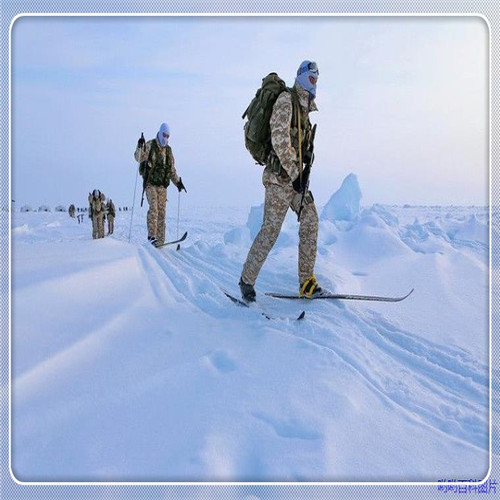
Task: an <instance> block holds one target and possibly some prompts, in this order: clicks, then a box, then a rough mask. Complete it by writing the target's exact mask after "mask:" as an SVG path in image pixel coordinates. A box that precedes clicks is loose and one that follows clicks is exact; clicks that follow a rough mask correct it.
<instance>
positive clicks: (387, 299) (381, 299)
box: [266, 288, 414, 302]
mask: <svg viewBox="0 0 500 500" xmlns="http://www.w3.org/2000/svg"><path fill="white" fill-rule="evenodd" d="M413 290H414V288H412V289H411V290H410V291H409V292H408V293H407V294H406V295H403V296H402V297H383V296H380V295H354V294H350V293H330V292H322V293H320V294H318V295H316V296H314V297H301V296H300V295H297V294H293V293H274V292H268V293H266V295H267V296H269V297H274V298H276V299H304V300H317V299H332V300H371V301H373V302H401V301H402V300H405V299H406V298H407V297H409V296H410V295H411V294H412V293H413Z"/></svg>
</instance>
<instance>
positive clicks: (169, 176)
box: [134, 137, 179, 187]
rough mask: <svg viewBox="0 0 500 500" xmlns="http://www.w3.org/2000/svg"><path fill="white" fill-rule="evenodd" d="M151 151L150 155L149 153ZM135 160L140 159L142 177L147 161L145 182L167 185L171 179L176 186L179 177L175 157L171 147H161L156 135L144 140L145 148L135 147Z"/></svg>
mask: <svg viewBox="0 0 500 500" xmlns="http://www.w3.org/2000/svg"><path fill="white" fill-rule="evenodd" d="M150 152H151V155H150ZM134 158H135V160H136V161H140V167H139V173H140V174H141V175H142V176H143V177H144V175H145V173H146V168H145V166H146V161H148V173H147V175H148V177H147V184H151V185H153V186H163V187H167V186H168V185H169V184H170V181H172V182H173V183H174V184H175V185H176V186H177V185H178V183H179V177H178V176H177V171H176V170H175V159H174V155H173V153H172V148H171V147H170V146H168V145H167V146H166V147H164V148H162V147H161V146H160V143H159V142H158V139H156V137H155V138H154V139H151V140H150V141H147V142H146V149H145V150H144V149H141V148H139V147H137V148H136V150H135V153H134Z"/></svg>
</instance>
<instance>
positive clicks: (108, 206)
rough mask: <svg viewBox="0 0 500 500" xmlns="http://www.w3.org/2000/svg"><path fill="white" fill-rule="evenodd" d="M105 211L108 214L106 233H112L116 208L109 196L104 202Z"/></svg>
mask: <svg viewBox="0 0 500 500" xmlns="http://www.w3.org/2000/svg"><path fill="white" fill-rule="evenodd" d="M106 212H107V214H108V234H113V231H114V230H115V216H116V210H115V204H114V203H113V200H112V199H111V198H110V199H109V200H108V202H107V203H106Z"/></svg>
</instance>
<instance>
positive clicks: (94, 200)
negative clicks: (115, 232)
mask: <svg viewBox="0 0 500 500" xmlns="http://www.w3.org/2000/svg"><path fill="white" fill-rule="evenodd" d="M105 200H106V196H104V193H101V191H99V189H94V191H93V192H92V193H89V217H90V218H91V219H92V238H94V239H96V238H104V214H105V211H106V205H105V204H104V201H105Z"/></svg>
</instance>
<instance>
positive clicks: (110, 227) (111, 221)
mask: <svg viewBox="0 0 500 500" xmlns="http://www.w3.org/2000/svg"><path fill="white" fill-rule="evenodd" d="M114 230H115V218H114V217H113V216H112V215H109V214H108V234H113V231H114Z"/></svg>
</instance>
